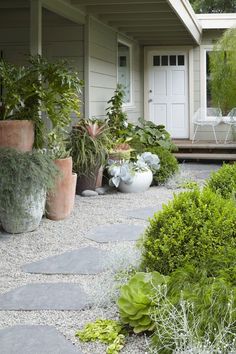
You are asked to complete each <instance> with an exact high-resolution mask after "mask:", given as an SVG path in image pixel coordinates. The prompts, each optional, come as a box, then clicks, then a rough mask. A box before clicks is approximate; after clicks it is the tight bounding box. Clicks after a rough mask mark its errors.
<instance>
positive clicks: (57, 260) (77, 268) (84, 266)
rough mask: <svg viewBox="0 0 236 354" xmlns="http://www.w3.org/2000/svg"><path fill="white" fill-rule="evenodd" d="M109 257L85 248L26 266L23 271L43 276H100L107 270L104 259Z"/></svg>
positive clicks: (98, 250) (105, 252) (97, 249)
mask: <svg viewBox="0 0 236 354" xmlns="http://www.w3.org/2000/svg"><path fill="white" fill-rule="evenodd" d="M107 257H108V252H107V251H103V250H100V249H99V248H95V247H85V248H81V249H78V250H75V251H71V252H65V253H62V254H60V255H58V256H52V257H48V258H45V259H42V260H40V261H37V262H33V263H29V264H26V265H24V266H23V267H22V269H23V270H24V271H25V272H27V273H41V274H98V273H101V272H103V271H105V270H106V267H105V265H104V259H106V258H107Z"/></svg>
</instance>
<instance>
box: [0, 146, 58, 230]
mask: <svg viewBox="0 0 236 354" xmlns="http://www.w3.org/2000/svg"><path fill="white" fill-rule="evenodd" d="M0 166H1V168H0V222H1V224H2V227H3V229H4V230H5V231H7V232H9V233H22V232H29V231H33V230H35V229H36V228H37V227H38V226H39V224H40V221H41V218H42V216H43V213H44V207H45V198H46V192H47V191H48V190H51V189H53V187H54V184H55V179H56V177H57V176H58V174H59V171H58V169H57V167H56V165H55V164H54V163H53V161H52V159H51V158H50V157H49V156H48V155H47V154H43V153H42V152H40V151H32V152H20V151H17V150H15V149H11V148H0Z"/></svg>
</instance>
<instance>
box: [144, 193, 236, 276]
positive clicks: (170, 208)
mask: <svg viewBox="0 0 236 354" xmlns="http://www.w3.org/2000/svg"><path fill="white" fill-rule="evenodd" d="M141 242H142V269H145V270H148V271H154V270H155V271H159V272H160V273H162V274H169V273H170V272H172V271H173V270H175V269H176V268H179V267H182V266H184V265H185V264H188V263H191V264H195V265H197V266H201V264H202V262H204V261H205V260H206V259H207V258H209V257H210V256H212V255H213V254H214V255H218V254H220V253H222V252H223V251H224V249H225V248H226V247H235V246H236V207H235V204H234V202H233V201H231V200H225V199H223V198H222V197H221V196H219V195H218V194H216V193H214V192H212V191H211V190H209V189H205V190H204V191H203V192H200V190H198V189H197V188H195V189H194V190H191V191H186V192H182V193H180V194H178V195H175V197H174V199H173V200H172V201H171V202H169V203H168V204H167V205H164V206H163V210H162V211H160V212H157V213H156V214H155V215H154V217H153V218H152V219H151V220H150V225H149V226H148V228H147V229H146V232H145V234H144V239H143V240H142V241H141Z"/></svg>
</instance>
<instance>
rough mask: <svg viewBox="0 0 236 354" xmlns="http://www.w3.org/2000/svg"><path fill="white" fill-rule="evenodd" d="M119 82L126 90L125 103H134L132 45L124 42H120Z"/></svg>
mask: <svg viewBox="0 0 236 354" xmlns="http://www.w3.org/2000/svg"><path fill="white" fill-rule="evenodd" d="M118 83H119V84H121V85H122V86H123V88H124V91H125V98H124V103H125V104H126V105H130V104H132V97H131V96H132V95H131V90H132V87H131V86H132V85H131V47H130V46H129V45H128V44H126V43H123V42H118Z"/></svg>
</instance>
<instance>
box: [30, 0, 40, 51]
mask: <svg viewBox="0 0 236 354" xmlns="http://www.w3.org/2000/svg"><path fill="white" fill-rule="evenodd" d="M30 54H31V55H42V3H41V0H30Z"/></svg>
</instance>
